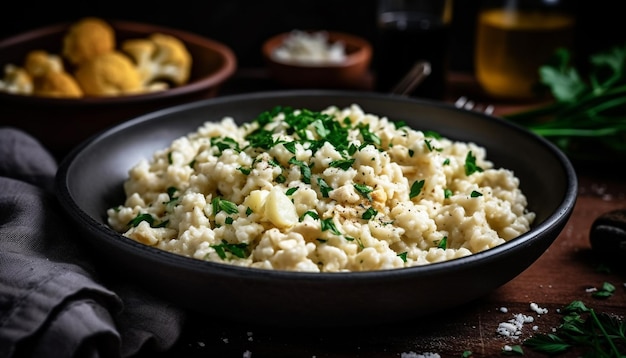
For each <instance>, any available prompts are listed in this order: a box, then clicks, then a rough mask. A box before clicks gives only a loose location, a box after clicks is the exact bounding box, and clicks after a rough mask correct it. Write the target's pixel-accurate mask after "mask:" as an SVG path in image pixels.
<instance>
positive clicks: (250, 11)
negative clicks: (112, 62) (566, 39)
mask: <svg viewBox="0 0 626 358" xmlns="http://www.w3.org/2000/svg"><path fill="white" fill-rule="evenodd" d="M562 1H565V2H568V0H562ZM569 2H572V3H573V4H574V5H575V7H576V13H577V34H576V39H575V42H576V48H575V49H576V61H577V62H580V63H581V66H583V67H584V65H585V64H584V62H585V61H586V59H587V58H588V55H589V54H590V53H594V52H596V51H599V50H603V49H606V48H608V47H609V46H612V45H615V44H622V45H623V44H624V43H626V25H625V24H626V22H625V21H624V15H623V12H622V11H621V6H620V3H621V1H614V0H595V1H583V0H578V1H577V3H578V4H576V3H575V2H574V1H572V0H569ZM479 4H480V1H478V0H456V1H455V2H454V15H453V23H452V34H451V35H452V39H451V42H450V54H451V58H450V69H451V70H453V71H467V72H470V71H472V69H473V42H474V26H475V20H476V11H477V9H478V6H479ZM2 8H3V11H2V12H3V20H2V21H0V38H5V37H7V36H10V35H14V34H17V33H20V32H24V31H27V30H30V29H33V28H36V27H39V26H44V25H50V24H54V23H57V22H72V21H75V20H77V19H79V18H81V17H83V16H98V17H102V18H105V19H118V20H134V21H142V22H149V23H154V24H159V25H165V26H169V27H174V28H179V29H182V30H187V31H191V32H194V33H197V34H200V35H204V36H207V37H210V38H213V39H215V40H218V41H220V42H223V43H225V44H226V45H228V46H229V47H231V48H232V49H233V50H234V51H235V54H236V56H237V58H238V62H239V68H246V67H259V66H262V65H263V62H262V58H261V53H260V48H261V44H262V42H263V41H264V40H265V39H267V38H268V37H270V36H272V35H274V34H276V33H278V32H284V31H290V30H293V29H327V30H339V31H344V32H350V33H353V34H357V35H361V36H363V37H365V38H367V39H369V40H371V41H374V39H375V36H376V26H375V9H376V1H375V0H360V1H359V0H271V1H257V0H203V1H195V0H173V1H150V2H147V1H132V0H126V1H121V0H109V1H80V2H77V1H62V0H61V1H46V2H38V1H34V2H33V1H20V0H9V1H5V2H3V5H2Z"/></svg>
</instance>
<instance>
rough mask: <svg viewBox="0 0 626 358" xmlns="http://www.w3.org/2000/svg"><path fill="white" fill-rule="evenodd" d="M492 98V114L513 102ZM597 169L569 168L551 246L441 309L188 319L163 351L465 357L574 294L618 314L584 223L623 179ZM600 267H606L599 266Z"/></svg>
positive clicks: (486, 351) (516, 341)
mask: <svg viewBox="0 0 626 358" xmlns="http://www.w3.org/2000/svg"><path fill="white" fill-rule="evenodd" d="M247 79H248V80H250V82H245V83H243V84H244V87H240V88H244V90H256V89H255V88H254V87H253V86H251V87H245V85H246V84H247V85H250V84H251V83H253V82H254V81H256V80H258V79H259V78H254V77H252V78H250V77H247ZM240 80H241V78H240ZM455 81H456V82H455V87H454V89H455V91H456V92H454V91H451V92H450V99H452V98H455V96H457V95H458V94H459V93H463V94H467V93H472V92H471V91H472V88H473V83H472V79H471V77H468V76H459V77H457V78H455ZM268 89H272V88H271V87H269V88H268ZM234 90H235V88H234V87H227V88H226V89H225V93H230V92H232V91H234ZM468 91H469V92H468ZM495 105H496V114H501V113H506V112H507V111H511V110H515V109H518V107H519V106H521V105H520V104H510V103H496V104H495ZM596 169H598V168H588V167H585V168H577V171H578V177H579V190H578V192H579V195H578V199H577V203H576V207H575V209H574V212H573V214H572V216H571V218H570V220H569V222H568V224H567V226H566V227H565V229H564V230H563V231H562V233H561V234H560V235H559V237H558V238H557V239H556V241H555V242H554V243H553V244H552V246H551V247H550V248H549V249H548V250H547V251H546V252H545V254H544V255H543V256H542V257H541V258H540V259H539V260H538V261H536V262H535V263H534V264H533V265H532V266H531V267H530V268H528V269H527V270H526V271H525V272H523V273H522V274H520V275H519V276H518V277H516V278H515V279H513V280H512V281H510V282H508V283H507V284H505V285H503V286H502V287H500V288H498V289H497V290H495V291H493V292H492V293H491V294H489V295H487V296H486V297H483V298H480V299H478V300H476V301H474V302H469V303H467V304H465V305H463V306H461V307H457V308H455V309H452V310H449V311H448V312H445V313H443V314H437V315H434V316H432V317H424V318H422V319H416V320H411V321H407V322H403V323H398V324H393V325H385V326H359V327H351V328H339V329H312V330H302V329H277V328H271V327H259V326H252V325H246V324H239V323H233V322H228V321H224V320H214V319H211V318H208V317H192V318H191V319H190V321H189V322H188V324H187V325H186V327H185V332H184V334H183V336H182V337H181V339H180V341H179V343H178V344H177V345H176V347H175V348H174V350H173V351H171V352H168V353H167V354H165V355H164V356H168V357H169V356H177V357H182V356H185V357H254V358H258V357H406V358H413V357H418V354H422V355H425V356H428V353H436V354H438V355H439V356H441V357H462V356H463V354H464V353H465V354H466V355H468V354H469V353H467V352H471V355H469V356H471V357H493V356H501V355H503V349H504V347H505V346H507V345H508V346H515V345H522V342H523V341H524V340H525V339H527V338H528V337H531V336H533V335H536V334H539V333H552V332H553V329H555V328H556V327H558V326H559V325H560V324H561V323H562V318H563V315H562V314H560V313H559V310H560V309H562V308H563V307H564V306H566V305H568V304H569V303H571V302H572V301H574V300H581V301H583V302H584V303H585V304H586V305H587V306H588V307H590V308H593V309H594V310H595V311H596V312H605V313H610V314H615V315H617V316H620V317H622V318H623V317H624V316H626V286H625V285H626V284H625V283H626V263H625V262H622V263H617V264H615V263H614V264H609V263H608V262H605V260H604V259H603V258H602V257H598V256H597V255H595V254H594V252H593V251H592V249H591V245H590V241H589V232H590V228H591V225H592V223H593V221H594V220H595V219H596V218H597V217H598V216H600V215H601V214H603V213H606V212H608V211H611V210H614V209H626V181H624V180H623V179H620V178H618V177H617V176H615V175H612V173H611V172H610V171H596ZM607 265H608V266H607ZM607 267H608V270H607V269H602V268H607ZM604 282H609V283H611V284H612V285H614V286H615V287H616V290H615V292H614V293H613V295H611V296H610V297H607V298H603V299H599V298H595V297H593V296H592V293H593V290H594V289H599V288H600V287H601V286H602V285H603V283H604ZM424 294H428V292H424ZM531 303H536V304H537V305H538V306H539V307H541V308H545V309H547V310H548V311H547V313H546V314H537V313H536V312H535V311H533V310H532V309H531V308H530V305H531ZM250 304H254V302H251V303H250ZM225 309H236V308H235V307H233V308H225ZM259 309H262V307H260V308H259ZM312 309H314V308H312ZM520 313H521V314H524V315H528V316H532V317H533V318H534V322H532V323H526V324H524V325H523V326H522V328H521V334H520V335H519V336H518V337H516V338H511V337H506V336H503V335H500V334H499V333H498V332H497V330H498V327H499V325H500V323H503V322H507V321H509V320H511V319H512V318H513V317H514V315H516V314H520ZM363 314H367V312H363ZM522 348H523V350H524V356H525V357H547V355H545V354H541V353H537V352H534V351H532V350H530V349H529V348H527V347H524V346H522ZM622 348H623V347H622ZM582 352H583V351H582V350H580V349H573V350H570V351H568V352H567V353H566V354H564V355H562V356H566V357H571V356H578V355H580V354H581V353H582ZM622 354H626V353H625V352H622Z"/></svg>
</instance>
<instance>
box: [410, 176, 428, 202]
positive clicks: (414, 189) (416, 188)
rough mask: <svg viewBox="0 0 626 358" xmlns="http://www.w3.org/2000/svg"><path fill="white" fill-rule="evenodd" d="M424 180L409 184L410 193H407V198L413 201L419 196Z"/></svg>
mask: <svg viewBox="0 0 626 358" xmlns="http://www.w3.org/2000/svg"><path fill="white" fill-rule="evenodd" d="M424 183H425V180H424V179H422V180H417V181H415V182H414V183H413V184H411V192H410V193H409V198H411V199H413V198H414V197H416V196H418V195H420V193H421V192H422V188H423V187H424Z"/></svg>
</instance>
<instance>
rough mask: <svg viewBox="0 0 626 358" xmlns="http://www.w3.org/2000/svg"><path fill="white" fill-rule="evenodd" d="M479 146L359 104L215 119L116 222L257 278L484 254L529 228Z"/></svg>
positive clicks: (520, 199) (518, 199) (502, 173)
mask: <svg viewBox="0 0 626 358" xmlns="http://www.w3.org/2000/svg"><path fill="white" fill-rule="evenodd" d="M486 154H487V153H486V151H485V149H484V148H483V147H480V146H479V145H477V144H474V143H465V142H458V141H452V140H449V139H447V138H444V137H441V136H440V135H438V134H437V133H429V132H423V131H419V130H414V129H411V128H409V127H407V126H405V125H403V124H401V123H398V122H392V121H391V120H390V119H388V118H386V117H379V116H377V115H374V114H370V113H365V112H364V111H363V110H362V108H361V107H360V106H358V105H356V104H355V105H352V106H349V107H347V108H338V107H336V106H331V107H328V108H327V109H325V110H323V111H321V112H314V111H310V110H307V109H293V108H289V107H276V108H274V109H272V110H269V111H266V112H264V113H261V114H260V115H259V116H258V117H257V118H256V119H254V120H253V121H251V122H248V123H245V124H243V125H237V124H236V123H235V120H234V119H233V118H231V117H225V118H223V119H221V120H220V121H219V122H211V121H208V122H206V123H204V124H203V125H202V126H201V127H200V128H198V130H197V131H196V132H194V133H190V134H188V135H187V136H183V137H180V138H178V139H176V140H174V141H173V142H172V143H171V146H170V147H168V148H165V149H162V150H159V151H157V152H155V153H154V155H153V157H152V158H151V159H150V160H148V159H143V160H141V161H140V162H139V163H137V164H136V165H135V166H134V167H133V168H132V169H131V170H130V171H129V177H128V179H127V180H126V181H125V183H124V190H125V193H126V199H125V202H124V204H123V205H120V206H118V207H115V208H111V209H109V210H108V211H107V215H108V223H109V225H110V226H111V227H112V228H113V229H115V230H116V231H118V232H121V233H123V235H125V236H127V237H129V238H131V239H133V240H136V241H138V242H140V243H143V244H145V245H150V246H153V247H156V248H159V249H162V250H165V251H169V252H173V253H176V254H180V255H183V256H187V257H192V258H195V259H198V260H207V261H215V262H220V263H226V264H232V265H238V266H247V267H255V268H262V269H274V270H288V271H310V272H340V271H367V270H382V269H394V268H403V267H410V266H417V265H424V264H429V263H434V262H441V261H445V260H451V259H454V258H459V257H463V256H467V255H471V254H473V253H477V252H481V251H484V250H487V249H490V248H492V247H494V246H497V245H500V244H502V243H504V242H506V241H508V240H511V239H513V238H515V237H517V236H519V235H521V234H523V233H525V232H527V231H528V230H529V229H530V225H531V224H532V222H533V220H534V218H535V214H534V213H533V212H530V211H528V209H527V201H526V197H525V196H524V194H523V193H522V191H521V190H520V188H519V179H518V178H517V177H515V176H514V174H513V172H512V171H510V170H507V169H503V168H494V166H493V164H492V163H491V162H490V161H488V160H487V158H486Z"/></svg>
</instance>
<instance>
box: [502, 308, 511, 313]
mask: <svg viewBox="0 0 626 358" xmlns="http://www.w3.org/2000/svg"><path fill="white" fill-rule="evenodd" d="M500 312H502V313H507V312H509V309H508V308H506V307H500Z"/></svg>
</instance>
